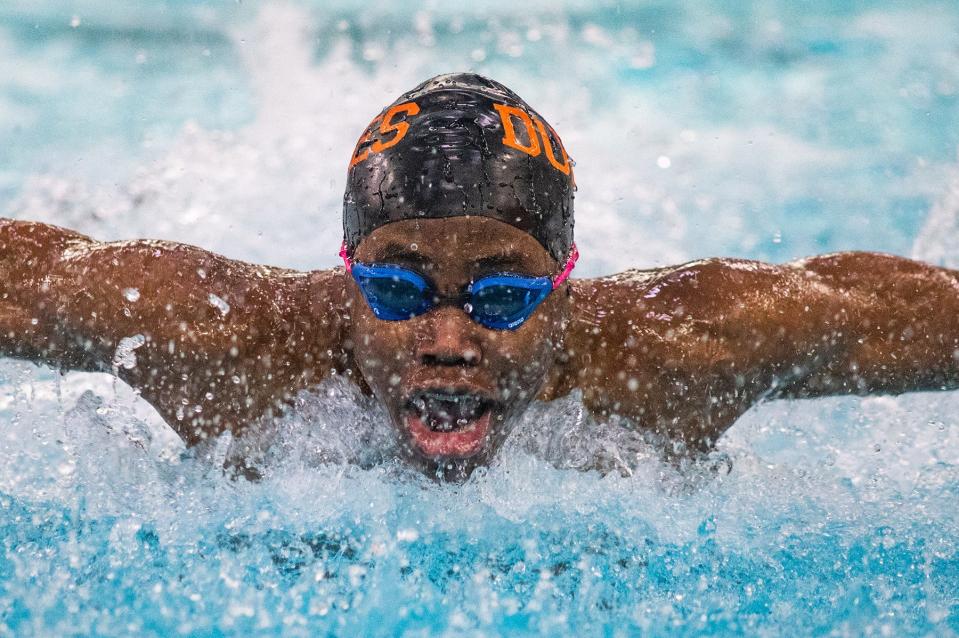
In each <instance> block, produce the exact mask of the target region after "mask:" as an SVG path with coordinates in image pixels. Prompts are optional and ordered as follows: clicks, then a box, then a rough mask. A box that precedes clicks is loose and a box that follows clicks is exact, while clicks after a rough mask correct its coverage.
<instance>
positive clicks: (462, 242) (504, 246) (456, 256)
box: [355, 215, 556, 274]
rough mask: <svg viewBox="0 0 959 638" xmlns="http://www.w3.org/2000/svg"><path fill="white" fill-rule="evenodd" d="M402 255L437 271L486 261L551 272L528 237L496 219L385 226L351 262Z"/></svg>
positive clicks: (547, 258) (536, 244) (414, 221)
mask: <svg viewBox="0 0 959 638" xmlns="http://www.w3.org/2000/svg"><path fill="white" fill-rule="evenodd" d="M407 251H412V252H415V253H417V254H418V255H420V256H421V257H422V258H423V259H425V260H429V261H430V262H432V263H434V264H436V265H437V266H441V267H443V266H447V265H449V266H452V265H454V264H463V263H469V262H476V261H478V260H480V259H483V258H491V257H502V258H509V259H510V260H512V261H515V262H516V264H517V265H518V266H523V267H525V268H526V269H528V270H529V271H531V272H532V271H538V272H542V273H544V274H545V273H548V272H551V271H552V270H553V269H554V268H555V267H556V266H555V263H554V260H553V258H552V257H551V256H550V255H549V253H548V252H547V251H546V249H545V248H543V246H542V245H541V244H540V243H539V242H538V241H536V239H534V238H533V237H532V236H531V235H528V234H527V233H525V232H523V231H521V230H519V229H518V228H515V227H513V226H510V225H509V224H507V223H505V222H501V221H499V220H496V219H491V218H489V217H478V216H470V215H463V216H459V217H445V218H439V219H405V220H402V221H398V222H393V223H390V224H386V225H385V226H381V227H379V228H377V229H376V230H374V231H373V232H372V233H370V235H369V236H368V237H366V238H365V239H363V241H361V242H360V244H359V245H358V246H357V248H356V255H355V256H356V258H357V259H358V260H360V261H376V260H381V259H383V258H384V257H387V256H389V255H391V254H395V253H397V252H407Z"/></svg>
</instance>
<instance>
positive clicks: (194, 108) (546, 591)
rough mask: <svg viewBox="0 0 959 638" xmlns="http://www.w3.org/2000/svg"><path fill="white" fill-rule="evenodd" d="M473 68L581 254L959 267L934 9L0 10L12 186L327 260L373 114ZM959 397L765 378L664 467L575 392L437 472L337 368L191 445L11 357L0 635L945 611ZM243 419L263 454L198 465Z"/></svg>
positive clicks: (347, 632)
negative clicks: (779, 383)
mask: <svg viewBox="0 0 959 638" xmlns="http://www.w3.org/2000/svg"><path fill="white" fill-rule="evenodd" d="M464 69H471V70H476V71H478V72H480V73H484V74H487V75H490V76H492V77H495V78H497V79H499V80H501V81H503V82H504V83H506V84H507V85H509V86H511V87H512V88H514V89H515V90H516V91H517V92H518V93H520V94H521V95H522V96H523V97H524V98H526V99H527V100H528V101H529V102H530V103H531V104H532V105H533V106H534V107H535V108H536V109H537V110H538V111H540V112H541V113H543V115H544V116H545V117H547V118H548V119H549V120H550V122H551V123H552V124H553V125H554V126H555V127H556V128H557V130H558V131H559V132H560V134H561V135H562V136H563V140H564V143H565V145H566V147H567V148H568V149H569V150H570V152H571V154H572V155H573V157H574V158H575V159H576V161H577V165H576V170H577V183H578V185H579V192H578V193H577V202H576V206H577V221H578V223H577V228H576V230H577V242H578V244H579V245H580V248H581V251H582V253H583V259H582V260H581V265H580V267H579V268H578V274H579V275H580V276H592V275H600V274H606V273H611V272H615V271H617V270H620V269H624V268H628V267H632V266H655V265H663V264H668V263H674V262H677V261H681V260H684V259H693V258H696V257H701V256H713V255H720V256H741V257H749V258H758V259H767V260H772V261H785V260H788V259H792V258H796V257H800V256H804V255H808V254H814V253H820V252H828V251H836V250H848V249H861V250H880V251H888V252H894V253H898V254H904V255H912V256H915V257H917V258H922V259H926V260H929V261H931V262H934V263H939V264H942V265H950V266H953V267H957V266H959V248H956V247H957V246H959V164H957V150H959V127H957V126H956V122H959V5H956V4H955V3H950V2H910V3H904V2H892V1H881V0H879V1H876V2H870V3H864V2H853V1H846V0H840V1H835V0H833V1H829V2H827V1H825V0H822V1H819V0H813V1H811V2H804V3H795V2H784V1H783V2H778V1H772V0H766V1H757V2H735V3H732V2H715V1H706V0H695V1H690V2H684V3H673V2H665V1H660V2H644V3H642V4H636V5H632V4H629V5H627V4H615V3H603V4H601V5H597V6H591V4H590V3H585V2H569V3H566V4H565V5H563V6H561V7H560V6H559V5H557V4H556V3H547V2H533V3H508V2H500V1H498V0H497V1H493V2H485V3H480V4H479V6H477V7H473V8H465V9H464V8H462V7H457V8H456V9H455V10H454V9H453V8H452V5H447V4H441V3H433V2H427V3H412V2H402V3H386V2H365V3H358V2H353V1H352V0H337V1H336V2H332V3H329V2H322V3H321V2H314V3H307V2H299V3H297V2H289V3H279V2H269V3H266V2H265V3H227V2H222V3H220V2H216V3H213V2H211V3H206V4H201V3H196V2H187V1H182V0H181V1H175V0H165V1H159V0H157V1H155V2H151V3H148V4H146V5H143V4H137V5H134V4H132V3H121V2H94V1H93V0H72V1H71V2H68V3H46V2H41V1H40V0H25V1H23V2H17V3H9V4H7V3H5V4H2V5H0V214H4V215H9V216H13V217H18V218H24V219H39V220H44V221H49V222H52V223H56V224H59V225H63V226H68V227H71V228H76V229H78V230H80V231H83V232H86V233H89V234H91V235H93V236H95V237H98V238H103V239H115V238H128V237H153V238H168V239H176V240H181V241H187V242H190V243H193V244H196V245H200V246H203V247H206V248H209V249H212V250H216V251H218V252H221V253H224V254H226V255H228V256H230V257H235V258H240V259H247V260H253V261H258V262H265V263H270V264H274V265H279V266H289V267H296V268H325V267H330V266H333V265H334V264H335V253H336V249H337V247H338V244H339V241H340V236H341V227H340V217H339V209H340V206H341V198H342V191H343V185H344V182H343V178H344V177H345V169H346V163H347V159H346V158H347V156H348V153H349V152H350V150H351V149H352V147H353V144H354V142H355V139H356V137H357V136H358V135H359V133H360V131H361V130H362V128H363V127H364V126H365V125H366V123H367V122H368V120H369V119H370V118H371V117H372V116H373V115H374V114H375V113H376V112H378V110H379V109H380V108H381V107H382V105H384V104H387V103H389V102H390V101H392V100H393V99H394V98H395V97H396V96H397V95H399V94H400V93H401V92H402V91H404V90H405V89H407V88H410V87H411V86H413V85H414V84H416V83H417V82H419V81H420V80H422V79H425V78H426V77H429V76H431V75H433V74H436V73H441V72H448V71H451V70H464ZM957 414H959V393H942V394H915V395H906V396H902V397H895V398H894V397H873V398H867V399H858V398H848V397H847V398H835V399H825V400H816V401H797V402H782V403H772V404H767V405H763V406H760V407H758V408H756V409H754V410H752V411H750V412H749V413H748V414H746V415H745V416H744V417H743V418H742V419H741V420H740V421H739V422H738V423H737V424H736V425H735V426H734V427H733V428H732V429H731V430H730V431H729V433H728V434H727V435H726V436H725V437H724V438H723V439H722V440H721V441H720V444H719V452H718V453H717V454H716V455H715V456H714V458H712V459H708V460H705V461H703V462H701V463H697V464H693V465H691V466H689V467H682V468H675V467H672V466H668V465H664V464H662V463H660V462H659V461H658V460H657V457H656V451H655V446H654V444H653V443H652V442H650V441H647V440H645V439H644V438H643V437H641V436H638V435H636V434H634V433H632V432H630V431H628V430H626V429H624V428H622V427H619V426H615V425H605V426H603V425H597V424H595V423H591V422H590V421H589V419H588V418H587V417H586V416H585V415H584V411H583V407H582V404H581V402H580V401H579V400H578V397H577V396H572V397H569V398H568V399H564V400H561V401H558V402H556V403H553V404H550V405H537V406H535V407H534V408H533V409H532V410H531V411H530V412H529V413H528V414H527V415H526V417H525V418H524V419H523V421H522V422H521V423H519V424H517V426H516V429H515V432H514V433H513V436H512V438H511V439H510V440H509V442H508V444H507V446H506V448H505V449H504V450H503V452H502V453H501V454H500V456H499V457H498V459H497V460H496V462H495V463H494V464H493V465H491V466H490V467H489V468H487V469H484V470H483V471H480V472H477V473H476V474H475V475H474V476H473V477H472V478H471V479H470V480H469V481H467V482H466V483H465V484H462V485H448V484H438V483H436V482H434V481H431V480H429V479H427V478H424V477H420V476H417V475H415V474H411V473H410V472H409V471H407V470H406V469H405V468H403V467H401V466H398V465H397V464H396V463H394V462H393V461H392V460H391V449H392V445H393V440H392V436H391V432H390V430H389V427H388V426H387V425H386V424H385V421H384V418H383V415H382V414H381V412H380V411H379V409H378V408H377V406H375V405H372V404H371V403H370V402H369V401H368V400H366V399H364V398H362V397H358V396H356V393H355V391H354V390H353V389H352V388H351V387H349V386H348V385H342V384H339V383H336V382H331V383H328V384H326V385H324V386H322V387H318V388H315V389H313V390H311V391H310V392H306V393H304V394H303V395H301V396H300V397H298V399H297V406H296V410H295V411H293V412H292V413H291V414H289V415H287V416H286V417H284V418H283V419H282V420H280V421H279V422H277V423H274V424H271V425H272V428H271V430H270V431H271V435H270V436H269V437H264V438H265V439H269V440H263V441H232V440H230V438H229V437H223V438H222V439H220V440H218V441H214V442H211V443H210V445H208V446H206V447H203V448H202V449H195V450H191V451H186V450H184V448H183V446H182V444H181V443H180V442H179V441H178V440H177V438H176V436H175V435H174V434H173V433H172V431H170V430H169V428H167V427H166V426H165V425H164V424H163V423H162V421H160V419H159V417H158V416H157V415H156V414H155V413H154V412H153V411H152V410H151V409H150V407H149V406H148V405H146V404H145V403H144V402H143V401H141V400H140V399H138V398H137V397H136V395H135V393H133V392H132V391H131V390H130V389H129V388H127V387H125V386H124V385H123V384H120V383H117V382H115V381H113V380H112V379H111V378H110V377H108V376H106V375H89V374H74V373H71V374H68V375H66V376H63V377H60V375H56V374H53V373H51V372H50V371H49V370H45V369H40V368H36V367H34V366H32V365H29V364H25V363H22V362H14V361H10V360H3V361H0V458H2V459H3V461H4V462H3V463H0V635H10V636H71V635H96V636H131V635H136V636H172V635H184V636H227V635H244V636H281V635H282V636H327V635H329V636H427V635H429V636H433V635H442V636H445V635H448V636H464V635H465V636H492V635H511V636H513V635H516V636H523V635H544V636H565V635H570V636H572V635H603V636H631V635H650V636H660V635H662V636H666V635H669V636H673V635H677V636H685V635H749V636H754V635H763V636H779V635H787V636H791V635H795V636H808V635H835V636H847V635H848V636H860V635H879V636H913V635H915V636H949V635H956V634H959V593H957V592H959V508H957V503H959V419H957V417H956V415H957ZM251 447H252V448H254V449H256V450H257V451H258V453H260V454H262V455H263V459H264V463H265V467H266V476H265V478H264V480H263V481H261V482H259V483H256V484H250V483H247V482H245V481H231V480H228V479H226V478H224V477H223V475H222V473H221V472H220V471H218V470H217V469H216V468H217V467H218V465H221V464H222V461H223V459H225V458H227V457H228V456H230V455H231V454H235V453H237V450H239V449H246V448H251ZM584 468H587V471H584ZM588 468H600V470H595V469H594V470H588Z"/></svg>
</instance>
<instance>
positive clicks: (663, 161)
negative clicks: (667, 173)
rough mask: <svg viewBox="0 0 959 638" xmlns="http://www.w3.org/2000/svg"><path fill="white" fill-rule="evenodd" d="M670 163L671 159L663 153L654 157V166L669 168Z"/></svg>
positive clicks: (671, 163)
mask: <svg viewBox="0 0 959 638" xmlns="http://www.w3.org/2000/svg"><path fill="white" fill-rule="evenodd" d="M672 165H673V161H672V160H671V159H669V158H668V157H666V156H665V155H660V156H659V157H658V158H656V166H658V167H660V168H669V167H670V166H672Z"/></svg>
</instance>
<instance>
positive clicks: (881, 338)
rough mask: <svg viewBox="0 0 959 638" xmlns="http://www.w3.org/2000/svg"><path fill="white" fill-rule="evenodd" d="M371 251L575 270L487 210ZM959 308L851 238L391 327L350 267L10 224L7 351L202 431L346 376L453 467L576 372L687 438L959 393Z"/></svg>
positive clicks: (457, 270)
mask: <svg viewBox="0 0 959 638" xmlns="http://www.w3.org/2000/svg"><path fill="white" fill-rule="evenodd" d="M414 245H415V249H414V248H413V246H414ZM355 257H356V259H357V260H359V261H363V262H384V261H388V262H390V263H397V264H401V265H407V266H410V267H413V268H414V269H417V270H419V271H421V272H422V273H423V274H424V275H426V276H428V277H429V278H431V279H432V280H433V281H434V282H435V284H436V286H437V288H438V289H439V290H440V291H441V292H442V293H443V294H454V293H456V292H458V291H459V290H460V289H461V288H462V287H463V285H464V284H466V283H467V282H469V281H470V280H471V279H473V278H476V277H478V276H482V275H483V274H487V273H489V272H495V271H512V272H519V273H523V274H531V275H554V274H556V273H557V272H558V270H559V268H560V266H559V264H557V263H556V262H555V261H554V260H553V259H552V258H551V257H550V256H549V255H548V253H547V252H546V251H545V250H544V249H543V248H542V247H541V246H540V245H539V244H538V243H537V242H536V241H535V240H533V239H532V238H531V237H529V236H527V235H526V234H524V233H522V232H521V231H518V230H517V229H515V228H513V227H512V226H509V225H507V224H504V223H502V222H499V221H496V220H492V219H488V218H483V217H456V218H449V219H442V220H409V221H403V222H396V223H393V224H390V225H387V226H384V227H381V228H380V229H378V230H377V231H375V232H374V233H373V234H371V235H370V236H369V237H368V238H366V239H365V240H364V241H363V242H362V243H361V244H360V246H359V247H358V248H357V253H356V255H355ZM130 288H135V289H137V290H138V292H139V298H136V300H135V301H131V300H130V295H125V294H124V292H123V291H124V290H127V289H130ZM211 294H213V295H216V296H218V297H220V298H221V299H224V300H226V301H227V303H228V304H229V307H230V309H229V312H226V313H224V312H223V311H222V309H220V308H217V306H216V304H213V303H211V301H210V295H211ZM134 297H135V295H134ZM957 316H959V273H957V272H956V271H953V270H947V269H942V268H936V267H933V266H930V265H927V264H923V263H919V262H915V261H911V260H908V259H904V258H900V257H894V256H890V255H881V254H875V253H838V254H834V255H826V256H821V257H815V258H810V259H807V260H803V261H800V262H795V263H792V264H785V265H770V264H763V263H760V262H753V261H744V260H728V259H711V260H705V261H699V262H692V263H689V264H684V265H680V266H676V267H671V268H662V269H656V270H647V271H627V272H625V273H621V274H618V275H613V276H610V277H604V278H599V279H588V280H572V281H571V282H569V283H567V284H564V285H562V286H561V287H560V288H559V289H557V290H555V291H554V292H553V293H552V294H550V295H549V297H547V299H546V301H544V302H543V304H542V305H541V306H540V307H539V308H538V309H537V310H536V312H535V313H534V314H533V316H532V317H531V318H530V320H529V321H527V322H526V323H525V324H523V326H521V327H520V328H519V329H518V330H515V331H498V330H489V329H487V328H484V327H482V326H480V325H479V324H477V323H475V322H473V321H472V320H471V319H470V318H469V316H468V315H467V314H466V312H464V310H463V309H461V308H458V307H455V306H450V305H444V306H441V307H438V308H436V309H434V310H432V311H430V312H428V313H426V314H424V315H421V316H419V317H416V318H414V319H411V320H409V321H399V322H388V321H381V320H378V319H376V318H375V317H374V316H373V315H372V312H371V311H370V309H369V307H368V306H367V304H366V302H365V301H364V300H363V298H362V296H361V294H360V293H359V290H358V288H357V286H356V285H355V283H354V282H353V280H352V278H351V277H349V276H348V275H347V274H346V273H345V272H344V271H343V269H342V268H338V269H334V270H327V271H315V272H296V271H290V270H284V269H277V268H269V267H265V266H257V265H252V264H246V263H243V262H238V261H233V260H229V259H226V258H224V257H221V256H218V255H214V254H212V253H209V252H206V251H204V250H201V249H199V248H194V247H192V246H186V245H182V244H174V243H170V242H156V241H130V242H116V243H101V242H97V241H94V240H92V239H89V238H87V237H84V236H82V235H79V234H77V233H73V232H71V231H68V230H64V229H61V228H57V227H54V226H49V225H44V224H39V223H31V222H19V221H12V220H3V219H0V356H9V357H15V358H21V359H28V360H33V361H36V362H43V363H46V364H48V365H51V366H53V367H56V368H59V369H62V370H67V369H75V370H88V371H104V372H113V373H114V374H117V375H118V376H119V377H120V378H121V379H123V380H124V381H126V382H127V383H129V384H130V385H131V386H133V387H135V388H137V389H138V390H139V391H140V393H141V396H143V398H144V399H146V400H147V401H148V402H150V403H151V404H152V405H153V406H154V407H155V408H156V409H157V411H158V412H159V413H160V415H161V416H162V417H163V418H164V419H165V420H166V421H167V422H168V423H169V424H170V425H171V426H172V427H173V429H174V430H175V431H176V432H177V433H178V434H179V435H180V436H181V437H182V438H183V439H184V441H185V442H186V443H187V444H188V445H192V444H195V443H197V442H199V441H201V440H203V439H205V438H207V437H210V436H216V435H218V434H219V433H221V432H223V431H224V430H232V431H233V432H234V433H238V434H239V433H242V432H243V431H244V430H245V429H248V428H250V427H255V426H257V425H259V426H262V424H263V423H264V417H266V418H267V419H268V417H269V416H270V415H271V414H276V413H278V412H280V411H282V410H283V409H285V408H286V406H287V405H288V403H289V401H290V399H291V398H292V397H293V396H294V395H295V394H296V393H297V392H298V391H300V390H302V389H304V388H307V387H310V386H312V385H315V384H317V383H319V382H321V381H322V380H323V379H325V378H327V377H328V376H329V375H331V374H338V375H346V376H348V377H349V378H351V379H353V380H354V381H355V382H356V383H357V384H358V385H359V386H360V388H361V389H363V391H365V392H368V393H372V394H373V395H374V396H376V397H377V399H378V400H379V401H380V402H382V404H383V405H384V406H385V407H386V409H387V411H388V412H389V414H390V417H391V419H392V420H393V423H394V425H395V426H396V427H397V429H398V432H399V435H400V439H401V440H402V441H404V443H405V445H404V449H405V453H406V456H407V458H408V460H409V461H410V462H411V463H413V464H415V465H417V466H419V467H421V468H422V469H424V470H425V471H428V472H437V471H438V472H440V473H442V474H443V475H445V476H448V477H459V476H464V475H466V474H468V473H469V472H470V471H471V470H472V468H473V467H475V466H476V465H478V464H482V463H486V462H487V461H488V460H489V459H490V458H491V457H492V456H493V455H495V453H496V450H497V448H498V446H499V445H500V444H501V442H502V439H503V436H504V435H505V433H506V432H507V429H508V425H509V423H510V422H511V421H512V420H513V419H514V418H515V416H516V415H517V414H519V413H521V412H522V411H523V409H524V408H525V407H526V405H528V403H529V402H530V401H531V400H533V399H539V400H545V401H548V400H552V399H556V398H558V397H561V396H564V395H566V394H568V393H569V392H571V391H573V390H574V389H577V388H578V389H580V390H581V391H582V393H583V399H584V403H585V405H586V406H587V408H588V409H589V410H590V412H591V413H592V414H593V415H594V416H595V417H596V418H598V419H600V420H603V419H610V418H619V417H621V418H625V419H628V420H629V422H631V423H632V424H633V426H634V427H639V428H646V429H650V430H653V431H655V432H658V433H660V434H663V435H666V436H668V437H670V438H671V439H673V440H674V441H676V442H677V445H675V446H671V449H673V450H686V451H687V452H689V453H695V452H702V451H707V450H709V449H710V448H711V447H712V446H713V445H714V443H715V441H716V440H717V439H718V437H719V436H720V435H721V434H722V433H723V432H724V431H725V430H726V429H728V428H729V427H730V426H731V425H732V424H733V423H734V422H735V421H736V419H737V418H738V417H739V416H740V415H742V414H743V413H744V412H745V411H746V410H748V409H749V408H750V407H751V406H752V405H755V404H756V403H758V402H760V401H763V400H770V399H779V398H806V397H818V396H827V395H836V394H858V395H865V394H875V393H887V394H888V393H891V394H895V393H901V392H908V391H915V390H944V389H954V388H957V387H959V321H957V320H956V317H957ZM138 334H139V335H143V336H144V338H145V343H144V344H143V345H142V346H141V347H139V348H137V349H136V350H135V354H136V358H137V364H136V366H135V367H132V368H129V369H128V368H125V367H123V366H122V365H118V364H119V363H120V362H114V356H115V353H116V350H117V346H118V344H119V343H120V341H121V339H123V338H124V337H131V336H134V335H138ZM423 393H426V394H429V393H434V394H435V395H438V396H440V397H441V398H442V397H455V398H461V397H463V396H467V397H470V398H473V399H476V398H478V400H479V401H480V403H481V405H482V406H483V409H484V414H485V413H486V412H488V417H489V421H488V424H486V425H484V426H483V427H479V426H480V425H482V424H481V423H480V421H481V419H480V418H476V415H475V414H472V413H471V414H470V415H469V417H468V418H465V419H463V421H464V422H466V425H465V426H464V427H462V428H461V429H457V428H460V426H459V425H458V426H457V427H456V428H454V430H453V431H451V432H447V431H446V429H445V428H438V429H433V428H425V429H424V428H423V427H417V426H422V425H423V424H424V423H433V422H434V421H433V420H431V419H430V418H427V417H426V416H423V414H422V410H423V408H422V406H423V405H424V402H423V401H419V403H417V400H418V398H420V397H421V396H422V395H423ZM441 403H442V402H441ZM425 404H426V405H427V406H428V407H427V408H426V411H427V412H429V411H430V410H433V411H434V412H435V411H436V405H437V403H436V402H435V401H432V402H426V403H425ZM443 405H445V404H443ZM417 406H419V407H417ZM420 417H422V418H420ZM477 428H479V430H480V432H479V435H476V434H477V431H478V430H477ZM457 437H458V438H457Z"/></svg>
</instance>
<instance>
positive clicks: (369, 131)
mask: <svg viewBox="0 0 959 638" xmlns="http://www.w3.org/2000/svg"><path fill="white" fill-rule="evenodd" d="M382 119H383V116H382V115H377V116H376V117H374V118H373V121H372V122H370V125H369V126H368V127H366V132H365V133H363V135H362V136H361V137H360V139H359V140H357V142H356V148H354V149H353V159H351V160H350V168H353V167H354V166H356V165H357V164H359V163H360V162H362V161H363V160H365V159H366V158H367V157H369V156H370V147H369V146H367V147H366V148H365V149H363V152H362V153H361V152H360V147H361V146H363V145H364V144H366V143H367V142H369V141H370V139H372V137H373V127H374V126H376V123H377V122H379V121H380V120H382Z"/></svg>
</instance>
